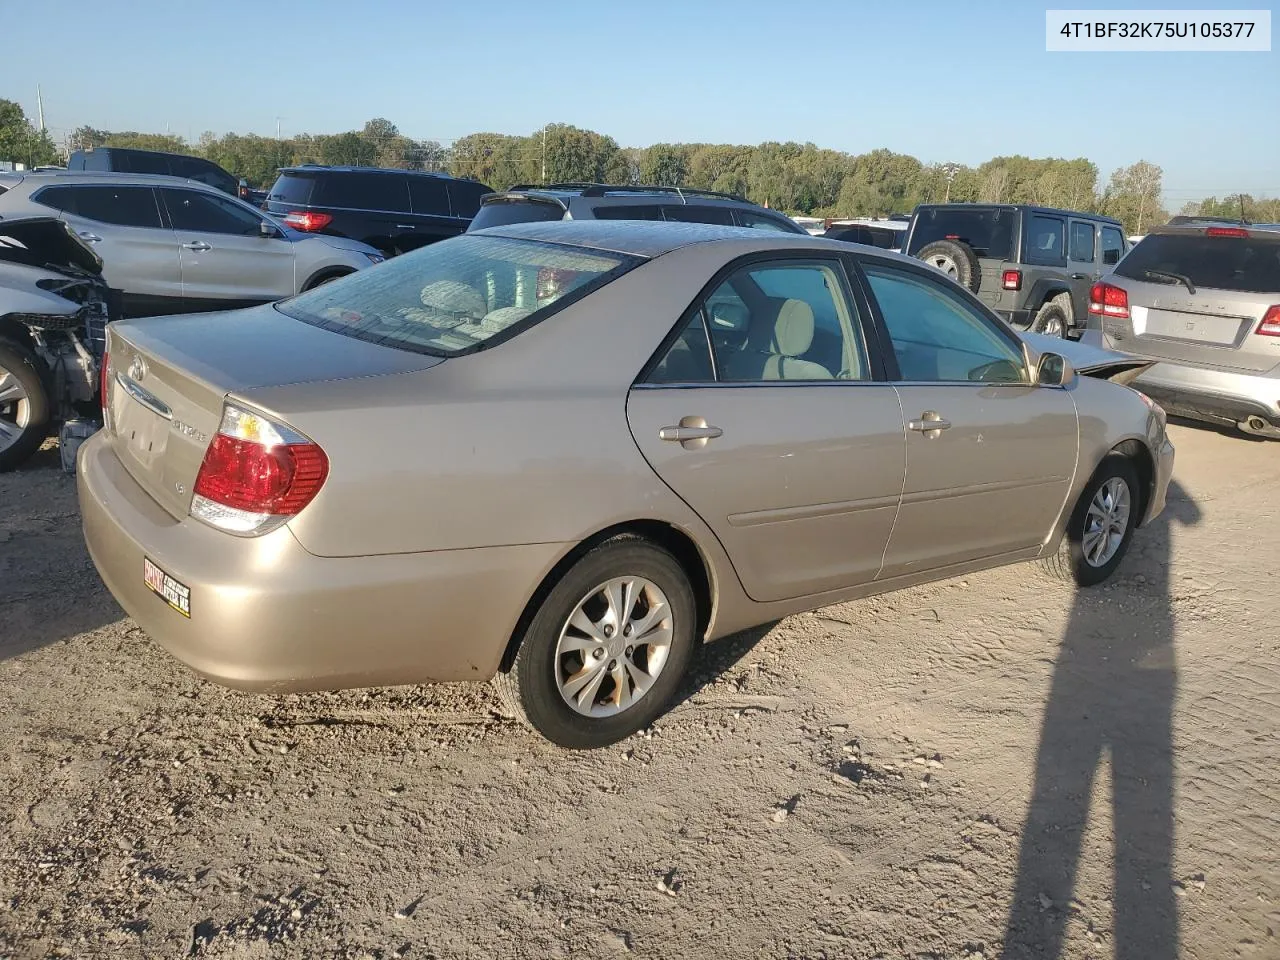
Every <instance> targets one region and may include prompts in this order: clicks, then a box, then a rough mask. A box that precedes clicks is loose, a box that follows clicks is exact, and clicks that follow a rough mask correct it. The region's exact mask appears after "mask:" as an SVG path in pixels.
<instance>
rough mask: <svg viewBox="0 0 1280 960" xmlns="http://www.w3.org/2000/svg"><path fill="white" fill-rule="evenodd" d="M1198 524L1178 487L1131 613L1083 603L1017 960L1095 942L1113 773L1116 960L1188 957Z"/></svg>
mask: <svg viewBox="0 0 1280 960" xmlns="http://www.w3.org/2000/svg"><path fill="white" fill-rule="evenodd" d="M1200 517H1201V514H1200V510H1199V508H1198V507H1197V505H1196V502H1195V500H1193V499H1192V498H1190V497H1189V496H1188V495H1187V494H1186V493H1185V492H1184V491H1183V490H1182V488H1181V487H1179V486H1178V484H1177V483H1172V484H1170V486H1169V498H1168V506H1167V507H1166V509H1165V512H1164V513H1163V515H1162V516H1161V517H1160V518H1159V519H1158V520H1157V521H1156V522H1155V523H1153V524H1152V525H1151V526H1150V527H1149V528H1146V529H1145V530H1139V531H1138V532H1137V533H1136V535H1135V537H1134V541H1133V543H1132V548H1133V549H1132V550H1131V552H1130V555H1129V556H1128V557H1126V559H1125V560H1124V561H1123V562H1122V564H1121V567H1120V575H1121V576H1124V577H1129V578H1132V584H1133V586H1132V588H1130V589H1126V591H1125V594H1124V599H1121V596H1122V595H1121V594H1119V593H1117V592H1107V591H1105V590H1103V589H1101V588H1093V589H1090V590H1077V591H1076V595H1075V598H1074V600H1073V602H1072V608H1071V612H1070V616H1069V619H1068V621H1067V627H1066V631H1065V633H1064V635H1063V639H1062V643H1061V646H1060V647H1059V650H1058V655H1057V659H1056V661H1055V664H1054V671H1053V680H1052V683H1051V687H1050V692H1049V699H1048V703H1047V705H1046V707H1045V712H1044V719H1043V722H1042V725H1041V731H1040V745H1039V752H1038V754H1037V757H1036V768H1035V784H1034V787H1033V791H1032V798H1031V805H1030V808H1029V810H1028V812H1027V818H1026V823H1025V825H1024V826H1023V830H1022V839H1021V848H1020V851H1019V858H1018V873H1017V880H1016V881H1015V887H1014V894H1013V902H1012V904H1011V907H1010V912H1009V917H1008V923H1007V926H1006V929H1005V938H1004V953H1003V956H1004V958H1005V960H1024V958H1028V960H1029V958H1035V960H1054V958H1057V957H1059V956H1061V955H1062V953H1063V941H1064V938H1065V935H1066V931H1067V924H1068V921H1069V920H1070V919H1071V918H1072V915H1073V913H1078V914H1079V915H1078V917H1077V921H1078V922H1080V923H1081V925H1084V926H1087V928H1088V929H1090V931H1092V925H1093V922H1094V921H1093V918H1092V917H1091V916H1090V915H1089V913H1090V907H1089V905H1088V904H1081V903H1079V902H1078V901H1073V892H1074V888H1075V881H1076V877H1077V874H1078V872H1079V869H1080V858H1081V852H1082V844H1083V840H1084V834H1085V828H1086V825H1087V821H1088V817H1089V805H1090V799H1091V794H1092V793H1093V791H1094V789H1095V785H1096V783H1097V781H1098V779H1099V774H1100V771H1101V767H1102V764H1103V763H1104V762H1107V761H1108V760H1109V763H1110V775H1111V796H1110V798H1109V799H1110V801H1111V814H1112V856H1113V861H1112V879H1113V884H1112V890H1113V893H1112V904H1111V906H1112V917H1113V930H1112V940H1113V943H1114V955H1115V957H1116V958H1117V960H1137V958H1142V960H1173V958H1174V957H1176V956H1177V954H1178V901H1177V895H1178V893H1179V892H1181V891H1179V890H1178V885H1179V883H1180V881H1179V879H1178V878H1177V877H1175V876H1174V873H1173V840H1174V819H1173V813H1174V811H1173V802H1174V769H1173V742H1172V737H1173V730H1172V722H1173V706H1174V699H1175V694H1176V690H1177V670H1176V663H1175V658H1174V636H1175V627H1176V624H1175V617H1174V611H1173V600H1172V594H1171V592H1170V583H1169V565H1170V531H1171V529H1172V528H1173V527H1175V526H1179V525H1182V526H1192V525H1195V524H1197V523H1198V522H1199V521H1200Z"/></svg>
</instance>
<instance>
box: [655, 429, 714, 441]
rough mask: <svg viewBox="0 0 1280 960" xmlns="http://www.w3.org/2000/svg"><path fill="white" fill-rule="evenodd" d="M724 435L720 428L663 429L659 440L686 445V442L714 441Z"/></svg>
mask: <svg viewBox="0 0 1280 960" xmlns="http://www.w3.org/2000/svg"><path fill="white" fill-rule="evenodd" d="M723 434H724V431H723V430H721V429H720V428H719V427H663V428H662V429H661V430H659V431H658V439H659V440H672V441H677V442H679V443H684V442H685V441H686V440H714V439H715V438H716V437H719V436H722V435H723Z"/></svg>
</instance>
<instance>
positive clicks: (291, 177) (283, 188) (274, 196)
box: [267, 173, 316, 204]
mask: <svg viewBox="0 0 1280 960" xmlns="http://www.w3.org/2000/svg"><path fill="white" fill-rule="evenodd" d="M315 185H316V178H315V177H303V176H298V175H297V174H289V173H285V174H281V175H280V176H279V177H278V178H277V179H276V182H275V183H274V184H272V186H271V189H270V190H269V191H268V192H267V199H268V200H279V201H281V202H283V203H299V204H308V203H310V202H311V190H312V188H313V187H314V186H315Z"/></svg>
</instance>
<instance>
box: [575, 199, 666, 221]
mask: <svg viewBox="0 0 1280 960" xmlns="http://www.w3.org/2000/svg"><path fill="white" fill-rule="evenodd" d="M591 212H592V213H593V214H594V215H595V218H596V219H597V220H662V219H665V218H664V217H663V216H662V208H661V207H660V206H658V205H657V204H656V203H619V204H613V205H610V206H603V205H602V206H599V207H596V208H595V209H594V210H592V211H591Z"/></svg>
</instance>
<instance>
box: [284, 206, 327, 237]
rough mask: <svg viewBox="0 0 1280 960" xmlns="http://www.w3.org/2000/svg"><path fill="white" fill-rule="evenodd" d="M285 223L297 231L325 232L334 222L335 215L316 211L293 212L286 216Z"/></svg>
mask: <svg viewBox="0 0 1280 960" xmlns="http://www.w3.org/2000/svg"><path fill="white" fill-rule="evenodd" d="M284 222H285V223H287V224H288V225H289V226H291V227H293V229H295V230H302V231H303V232H305V233H314V232H315V231H317V230H323V229H324V228H325V227H327V226H328V225H329V224H330V223H332V222H333V215H332V214H328V213H316V212H315V211H314V210H292V211H290V212H289V213H286V214H285V215H284Z"/></svg>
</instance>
